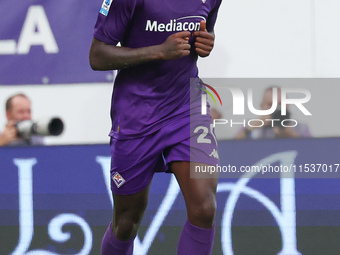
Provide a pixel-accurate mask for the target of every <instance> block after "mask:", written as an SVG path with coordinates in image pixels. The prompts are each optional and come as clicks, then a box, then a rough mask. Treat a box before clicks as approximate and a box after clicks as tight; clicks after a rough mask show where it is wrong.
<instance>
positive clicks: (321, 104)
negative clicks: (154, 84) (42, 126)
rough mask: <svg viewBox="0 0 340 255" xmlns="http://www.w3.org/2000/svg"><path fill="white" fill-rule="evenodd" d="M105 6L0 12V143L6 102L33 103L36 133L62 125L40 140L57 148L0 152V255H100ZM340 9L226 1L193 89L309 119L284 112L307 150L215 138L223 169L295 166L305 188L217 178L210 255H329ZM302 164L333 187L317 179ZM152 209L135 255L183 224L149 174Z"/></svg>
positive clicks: (107, 91) (104, 187) (55, 5)
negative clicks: (272, 101) (97, 38)
mask: <svg viewBox="0 0 340 255" xmlns="http://www.w3.org/2000/svg"><path fill="white" fill-rule="evenodd" d="M101 4H102V1H98V0H94V1H89V0H60V1H48V0H25V1H18V0H2V1H1V2H0V131H1V130H3V128H4V127H5V125H6V112H5V102H6V100H7V98H8V97H10V96H12V95H14V94H16V93H25V94H26V95H27V96H28V97H29V98H30V99H31V103H32V119H33V120H39V119H43V118H50V117H55V116H58V117H60V118H61V119H62V120H63V122H64V125H65V126H64V131H63V133H62V134H61V135H60V136H57V137H46V138H45V142H46V144H47V145H53V146H34V147H0V254H4V255H7V254H13V255H21V254H28V253H29V254H84V255H85V254H93V255H95V254H99V247H100V241H101V238H102V235H103V234H104V232H105V230H106V227H107V224H108V222H109V221H110V220H111V210H112V200H111V198H110V191H109V182H110V178H109V176H108V171H109V169H110V158H109V155H110V152H109V148H108V133H109V131H110V127H111V126H110V125H111V124H110V118H109V112H110V103H111V93H112V89H113V85H112V83H113V80H114V77H115V73H114V72H95V71H92V70H91V68H90V66H89V63H88V55H89V54H88V52H89V48H90V44H91V40H92V32H93V27H94V24H95V22H96V18H97V15H98V12H99V9H100V6H101ZM339 10H340V2H339V1H337V0H322V1H321V0H300V1H293V0H285V1H283V0H277V1H269V0H257V1H253V0H228V1H223V2H222V5H221V8H220V11H219V16H218V20H217V23H216V26H215V34H216V40H215V48H214V50H213V52H212V54H211V55H210V56H209V57H208V58H205V59H200V60H199V69H200V77H202V78H203V79H204V80H205V81H207V82H208V83H209V84H210V85H211V86H214V87H216V89H217V91H220V90H219V88H220V87H223V86H229V87H232V86H235V87H239V88H241V89H242V90H243V91H244V93H245V94H246V90H245V89H246V88H252V89H253V91H254V106H255V107H257V106H259V105H260V104H261V100H262V96H263V94H264V92H265V89H266V88H268V87H269V86H272V85H278V86H280V87H281V88H284V87H287V88H291V87H294V88H304V89H307V90H308V91H310V92H311V100H310V101H309V102H308V104H306V107H307V108H308V109H309V110H310V111H311V113H312V114H313V116H312V117H310V116H309V117H308V116H304V115H302V114H301V112H300V111H299V110H298V109H296V108H294V109H292V116H293V117H294V118H296V119H299V120H301V121H302V122H303V123H305V124H306V125H308V127H309V130H310V134H311V136H310V137H309V138H307V139H271V140H261V141H260V140H258V141H249V140H242V141H236V140H234V138H235V135H236V134H237V133H238V132H239V130H240V127H238V126H236V127H228V128H226V129H223V130H217V132H216V133H217V139H218V140H219V146H220V151H219V154H220V159H221V163H223V164H225V165H228V164H231V165H233V166H236V167H238V168H239V167H240V166H242V165H243V166H245V165H247V166H251V165H255V164H257V163H259V162H262V163H264V164H269V163H270V164H274V165H282V164H284V165H287V164H293V165H295V166H296V167H297V168H296V169H298V171H300V170H301V172H300V173H302V172H303V173H306V175H303V176H302V178H298V179H294V178H283V179H280V178H279V177H280V173H278V174H277V176H276V177H277V178H268V179H266V178H264V179H263V178H262V179H259V178H256V176H255V175H254V176H251V177H250V179H249V180H248V181H245V180H246V179H245V178H239V179H236V178H232V179H228V178H221V180H220V182H219V186H218V211H217V217H216V226H217V234H216V240H215V246H214V253H213V254H226V255H232V254H236V255H248V254H249V255H266V254H268V255H273V254H280V255H300V254H306V255H310V254H311V255H314V254H315V255H319V254H325V255H336V254H338V253H339V250H340V246H339V242H338V240H337V238H335V237H337V236H339V235H340V220H339V219H340V207H339V205H340V185H339V184H340V183H339V179H338V178H337V175H336V173H337V170H336V172H335V169H337V167H339V163H340V162H339V161H338V152H339V150H340V147H339V144H340V143H339V142H340V141H339V138H337V137H339V136H340V129H339V128H338V126H339V125H338V124H339V123H338V122H339V121H338V118H337V116H338V112H339V100H338V97H339V96H338V95H339V94H340V86H339V85H338V83H339V81H340V80H339V79H338V78H339V77H340V68H339V66H340V50H339V45H340V34H339V28H340V16H339V15H338V13H339ZM240 80H242V82H243V83H242V84H238V81H240ZM226 83H228V84H226ZM221 94H223V93H221ZM223 95H224V96H225V97H224V98H223V100H222V101H223V103H224V105H223V107H222V106H220V105H214V104H213V102H211V100H210V103H211V105H212V106H213V107H214V108H215V109H216V110H217V111H218V113H219V115H218V116H219V118H222V119H228V120H230V118H232V117H233V116H232V113H231V108H230V106H231V102H232V101H231V98H230V96H229V95H226V94H223ZM249 118H252V115H251V114H250V113H249V111H247V112H246V113H245V116H244V119H249ZM306 164H307V165H308V166H307V168H306ZM310 164H314V167H315V165H316V166H318V165H317V164H320V167H321V171H323V173H330V172H331V171H333V175H322V176H320V175H319V176H317V177H316V176H315V175H313V174H312V172H311V171H310ZM306 169H308V171H305V170H306ZM339 172H340V170H339ZM240 177H244V176H240ZM150 198H151V199H150V204H149V207H148V209H147V212H146V214H145V218H144V220H143V223H142V226H141V230H140V233H139V238H138V239H137V241H136V242H135V247H137V248H136V251H135V254H165V255H168V254H175V253H176V245H175V244H176V243H177V241H178V237H179V235H180V231H181V227H182V225H183V223H184V222H185V218H186V215H185V205H184V201H183V198H182V197H181V195H179V190H178V186H177V185H176V184H175V182H174V180H173V178H172V177H171V176H170V175H156V176H155V181H154V182H153V184H152V188H151V190H150ZM64 232H65V233H66V232H70V233H71V234H70V236H67V235H66V234H65V233H64ZM164 247H167V249H166V250H164ZM40 252H42V253H40Z"/></svg>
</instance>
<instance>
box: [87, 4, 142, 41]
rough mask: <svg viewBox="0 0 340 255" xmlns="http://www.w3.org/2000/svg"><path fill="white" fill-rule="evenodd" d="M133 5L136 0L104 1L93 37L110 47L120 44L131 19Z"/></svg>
mask: <svg viewBox="0 0 340 255" xmlns="http://www.w3.org/2000/svg"><path fill="white" fill-rule="evenodd" d="M135 4H136V0H104V1H103V4H102V7H101V9H100V11H99V14H98V18H97V22H96V25H95V27H94V32H93V37H94V38H96V39H98V40H100V41H103V42H105V43H107V44H112V45H117V43H118V42H121V41H122V40H123V38H124V34H125V31H126V29H127V27H128V24H129V21H130V20H131V18H132V15H133V12H134V9H135Z"/></svg>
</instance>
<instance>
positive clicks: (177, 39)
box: [160, 31, 191, 60]
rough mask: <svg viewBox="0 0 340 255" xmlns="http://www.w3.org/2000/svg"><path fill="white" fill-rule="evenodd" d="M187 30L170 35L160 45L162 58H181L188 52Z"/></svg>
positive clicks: (188, 35)
mask: <svg viewBox="0 0 340 255" xmlns="http://www.w3.org/2000/svg"><path fill="white" fill-rule="evenodd" d="M190 35H191V33H190V32H189V31H183V32H178V33H175V34H172V35H170V36H169V37H168V38H167V39H166V41H165V42H164V43H162V44H161V45H160V46H161V53H162V59H164V60H170V59H176V58H181V57H184V56H187V55H189V54H190V48H191V46H190V44H189V38H190Z"/></svg>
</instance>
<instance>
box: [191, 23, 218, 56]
mask: <svg viewBox="0 0 340 255" xmlns="http://www.w3.org/2000/svg"><path fill="white" fill-rule="evenodd" d="M206 27H207V24H206V22H205V21H204V20H201V24H200V30H199V31H195V32H194V33H193V35H194V36H195V37H196V42H195V51H196V53H197V54H198V56H200V57H207V56H209V55H210V52H211V51H212V49H213V47H214V41H215V36H214V35H213V34H212V33H209V32H208V31H207V29H206Z"/></svg>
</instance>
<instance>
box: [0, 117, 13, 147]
mask: <svg viewBox="0 0 340 255" xmlns="http://www.w3.org/2000/svg"><path fill="white" fill-rule="evenodd" d="M16 139H17V128H16V127H15V122H14V121H9V122H8V123H7V125H6V127H5V129H4V131H3V132H2V134H1V135H0V146H4V145H7V144H9V143H10V142H12V141H14V140H16Z"/></svg>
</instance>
